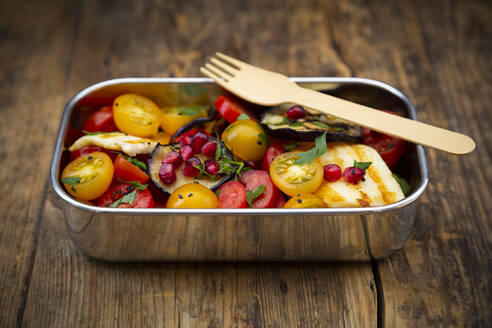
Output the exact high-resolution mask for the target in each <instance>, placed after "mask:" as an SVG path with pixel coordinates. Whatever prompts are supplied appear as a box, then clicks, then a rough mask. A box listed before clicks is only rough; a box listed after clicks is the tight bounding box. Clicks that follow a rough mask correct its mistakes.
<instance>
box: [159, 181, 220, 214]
mask: <svg viewBox="0 0 492 328" xmlns="http://www.w3.org/2000/svg"><path fill="white" fill-rule="evenodd" d="M217 205H218V199H217V195H215V193H214V192H213V191H212V190H210V189H208V188H207V187H205V186H203V185H201V184H198V183H187V184H184V185H182V186H181V187H179V188H177V189H176V190H174V191H173V193H172V194H171V195H170V196H169V199H168V200H167V204H166V207H167V208H217Z"/></svg>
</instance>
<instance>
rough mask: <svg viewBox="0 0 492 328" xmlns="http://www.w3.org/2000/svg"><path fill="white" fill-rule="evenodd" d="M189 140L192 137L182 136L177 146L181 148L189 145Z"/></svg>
mask: <svg viewBox="0 0 492 328" xmlns="http://www.w3.org/2000/svg"><path fill="white" fill-rule="evenodd" d="M191 138H192V136H190V135H187V136H182V137H181V139H179V144H180V145H181V147H183V146H185V145H189V144H190V143H191Z"/></svg>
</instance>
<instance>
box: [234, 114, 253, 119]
mask: <svg viewBox="0 0 492 328" xmlns="http://www.w3.org/2000/svg"><path fill="white" fill-rule="evenodd" d="M250 119H251V117H249V116H248V115H246V114H243V113H241V114H239V116H238V117H237V119H236V121H241V120H250Z"/></svg>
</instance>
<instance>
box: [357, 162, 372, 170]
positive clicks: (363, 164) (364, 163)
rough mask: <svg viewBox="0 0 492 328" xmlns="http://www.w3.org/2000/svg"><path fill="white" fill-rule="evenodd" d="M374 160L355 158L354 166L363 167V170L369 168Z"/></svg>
mask: <svg viewBox="0 0 492 328" xmlns="http://www.w3.org/2000/svg"><path fill="white" fill-rule="evenodd" d="M371 164H372V162H357V161H355V160H354V165H353V166H354V167H355V168H358V169H361V170H367V169H368V168H369V166H371Z"/></svg>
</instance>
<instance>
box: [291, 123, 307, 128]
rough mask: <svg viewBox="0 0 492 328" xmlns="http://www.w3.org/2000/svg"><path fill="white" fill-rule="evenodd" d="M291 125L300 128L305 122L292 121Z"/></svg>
mask: <svg viewBox="0 0 492 328" xmlns="http://www.w3.org/2000/svg"><path fill="white" fill-rule="evenodd" d="M289 126H291V127H293V128H300V127H301V126H304V123H302V122H294V123H290V124H289Z"/></svg>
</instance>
